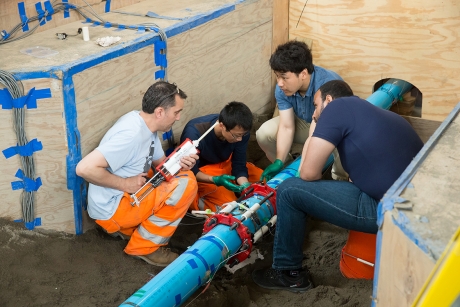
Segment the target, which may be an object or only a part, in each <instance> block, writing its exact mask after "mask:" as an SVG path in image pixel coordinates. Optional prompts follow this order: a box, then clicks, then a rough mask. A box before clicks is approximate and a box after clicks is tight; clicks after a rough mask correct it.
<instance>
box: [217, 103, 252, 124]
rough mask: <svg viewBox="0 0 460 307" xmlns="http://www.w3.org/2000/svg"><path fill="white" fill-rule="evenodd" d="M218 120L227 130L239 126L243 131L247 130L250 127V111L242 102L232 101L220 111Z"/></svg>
mask: <svg viewBox="0 0 460 307" xmlns="http://www.w3.org/2000/svg"><path fill="white" fill-rule="evenodd" d="M219 122H221V123H222V124H224V126H225V128H227V130H232V129H233V128H235V127H236V126H241V128H243V129H244V130H245V131H249V130H251V128H252V112H251V110H250V109H249V108H248V106H247V105H245V104H244V103H242V102H237V101H232V102H230V103H228V104H227V105H226V106H225V107H224V108H223V109H222V111H220V114H219Z"/></svg>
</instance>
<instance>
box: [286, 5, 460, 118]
mask: <svg viewBox="0 0 460 307" xmlns="http://www.w3.org/2000/svg"><path fill="white" fill-rule="evenodd" d="M289 16H290V17H289V31H290V32H289V35H290V37H295V36H299V37H305V38H309V39H311V40H312V42H313V46H312V48H313V57H314V63H315V64H317V65H320V66H323V67H326V68H329V69H332V70H334V71H336V72H337V73H339V74H340V75H341V76H342V77H343V78H344V79H345V81H347V82H348V83H349V84H350V85H351V86H352V88H353V90H354V91H355V93H356V94H358V95H359V96H361V97H367V96H369V95H370V94H371V93H372V87H373V85H374V83H376V82H377V81H379V80H381V79H385V78H399V79H403V80H406V81H408V82H410V83H412V84H413V85H415V86H416V87H418V88H419V89H420V91H421V92H422V94H423V102H422V103H423V106H422V118H426V119H433V120H443V119H444V118H445V117H446V116H447V114H448V113H449V112H450V111H451V110H452V109H453V107H454V106H455V105H456V104H457V103H458V102H459V101H460V74H458V71H459V69H460V31H459V28H460V4H459V2H458V1H457V0H446V1H433V0H418V1H412V0H400V1H394V0H382V1H374V0H360V1H357V0H355V1H353V0H323V1H319V0H310V1H305V0H292V1H290V15H289Z"/></svg>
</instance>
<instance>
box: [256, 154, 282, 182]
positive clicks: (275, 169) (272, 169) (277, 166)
mask: <svg viewBox="0 0 460 307" xmlns="http://www.w3.org/2000/svg"><path fill="white" fill-rule="evenodd" d="M283 166H284V164H283V162H282V161H281V160H280V159H276V160H275V162H273V163H272V164H270V165H269V166H267V168H266V169H265V170H264V172H263V173H262V176H260V181H262V180H264V179H265V180H266V181H269V180H270V179H272V178H273V177H275V176H276V174H278V173H279V172H280V171H281V170H282V169H283Z"/></svg>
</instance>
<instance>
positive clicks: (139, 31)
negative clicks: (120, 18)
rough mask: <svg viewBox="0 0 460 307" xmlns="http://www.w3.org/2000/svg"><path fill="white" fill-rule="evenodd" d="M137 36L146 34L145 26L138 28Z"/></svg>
mask: <svg viewBox="0 0 460 307" xmlns="http://www.w3.org/2000/svg"><path fill="white" fill-rule="evenodd" d="M136 33H137V34H143V33H145V27H144V26H139V27H137V32H136Z"/></svg>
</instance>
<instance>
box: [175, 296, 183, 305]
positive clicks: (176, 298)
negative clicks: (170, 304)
mask: <svg viewBox="0 0 460 307" xmlns="http://www.w3.org/2000/svg"><path fill="white" fill-rule="evenodd" d="M174 299H175V300H176V306H179V305H180V303H181V302H182V297H181V295H180V294H178V295H176V296H175V297H174Z"/></svg>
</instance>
